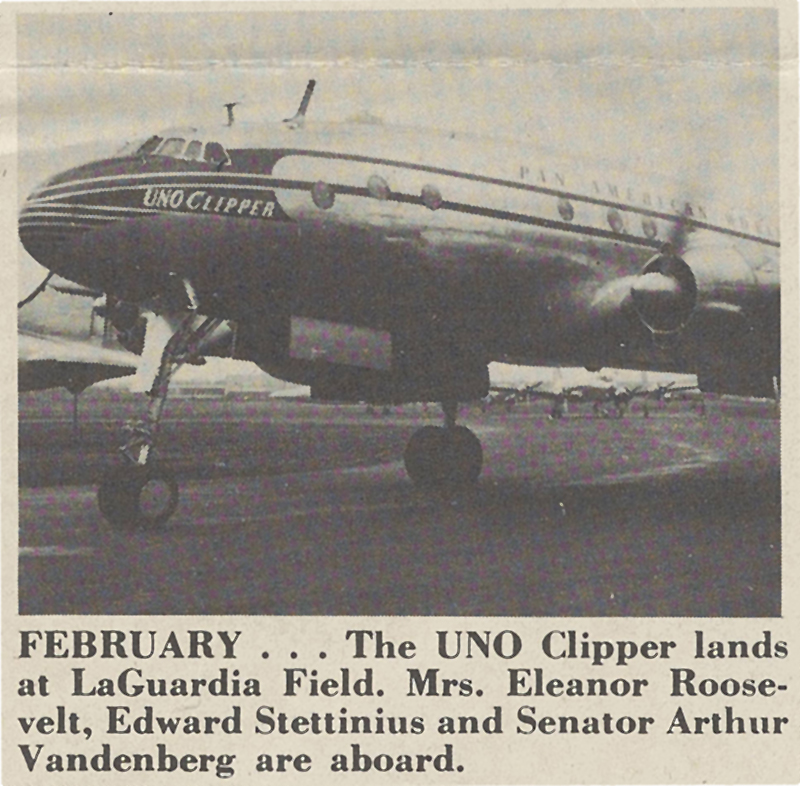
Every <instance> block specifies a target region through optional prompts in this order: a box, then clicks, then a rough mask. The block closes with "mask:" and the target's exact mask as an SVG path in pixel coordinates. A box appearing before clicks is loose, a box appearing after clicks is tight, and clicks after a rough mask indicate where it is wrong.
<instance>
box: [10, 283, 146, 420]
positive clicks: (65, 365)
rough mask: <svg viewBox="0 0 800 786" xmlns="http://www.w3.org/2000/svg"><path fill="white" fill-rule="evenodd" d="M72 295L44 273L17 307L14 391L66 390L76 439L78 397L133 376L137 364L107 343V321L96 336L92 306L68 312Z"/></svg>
mask: <svg viewBox="0 0 800 786" xmlns="http://www.w3.org/2000/svg"><path fill="white" fill-rule="evenodd" d="M27 272H30V271H27ZM34 275H35V273H34ZM23 278H24V275H23ZM74 291H77V290H76V288H75V287H74V285H71V284H70V283H69V282H66V281H63V280H61V281H59V280H58V278H57V277H55V276H54V275H53V273H48V274H47V275H46V276H45V277H44V279H43V280H42V281H41V282H40V283H39V284H37V285H36V286H35V287H34V288H33V290H32V291H31V292H30V293H29V294H28V295H27V296H26V297H24V298H23V299H22V300H20V301H19V303H18V304H17V307H18V319H17V387H18V390H19V391H21V392H22V391H32V390H44V389H47V388H56V387H63V388H66V389H67V390H68V391H69V392H70V393H71V394H72V397H73V408H72V413H73V418H72V419H73V429H74V431H75V433H76V434H77V433H78V398H79V396H80V394H81V393H82V392H83V391H84V390H85V389H86V388H87V387H89V386H90V385H94V384H95V383H97V382H100V381H102V380H107V379H114V378H121V377H126V376H131V375H133V374H135V373H136V372H137V369H138V367H139V358H138V357H137V356H136V354H134V353H133V352H130V351H129V350H126V349H125V348H123V347H122V346H121V345H120V344H119V343H118V342H116V341H113V340H112V338H111V334H110V331H109V329H108V322H107V321H106V322H105V323H104V327H103V329H102V330H100V329H97V328H96V317H97V316H98V314H97V311H98V309H97V307H96V306H95V305H94V304H91V305H90V306H89V308H88V309H87V308H85V307H83V308H79V309H76V308H75V307H74V301H73V299H72V298H71V297H70V292H74Z"/></svg>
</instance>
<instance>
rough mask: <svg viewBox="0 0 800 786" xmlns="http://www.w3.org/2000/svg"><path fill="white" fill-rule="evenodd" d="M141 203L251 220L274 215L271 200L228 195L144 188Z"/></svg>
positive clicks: (159, 187) (180, 189)
mask: <svg viewBox="0 0 800 786" xmlns="http://www.w3.org/2000/svg"><path fill="white" fill-rule="evenodd" d="M143 204H144V206H145V207H154V208H163V209H165V210H188V211H190V212H193V213H195V212H202V213H219V214H221V215H238V216H252V217H253V218H271V217H272V214H273V213H274V212H275V201H274V200H269V199H247V198H242V199H240V198H239V197H235V196H230V194H218V193H212V192H211V191H204V190H198V191H189V190H188V189H183V188H164V187H161V186H150V187H149V188H147V189H145V192H144V199H143Z"/></svg>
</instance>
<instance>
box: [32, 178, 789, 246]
mask: <svg viewBox="0 0 800 786" xmlns="http://www.w3.org/2000/svg"><path fill="white" fill-rule="evenodd" d="M172 174H174V173H172ZM195 174H196V173H195ZM119 179H121V180H125V179H127V176H124V177H121V178H119ZM263 180H264V181H266V182H268V183H269V185H264V186H254V185H250V184H236V185H237V186H239V187H241V188H242V189H246V190H247V191H270V192H274V191H275V189H284V190H294V191H308V190H310V189H311V188H312V187H313V185H314V184H313V183H312V182H310V181H304V180H286V179H282V178H273V177H267V176H264V177H263ZM218 185H219V184H218V183H207V182H182V183H161V184H159V187H161V188H184V189H188V188H198V189H199V188H214V187H216V186H218ZM146 187H148V186H147V183H146V182H145V183H139V184H136V185H117V186H108V187H104V188H94V189H82V190H76V191H72V192H66V193H62V194H60V195H58V199H61V200H64V199H70V198H72V197H75V196H87V195H91V194H110V193H114V192H123V191H137V190H140V189H142V188H146ZM331 188H332V189H333V190H334V191H335V192H336V193H338V194H346V195H348V196H358V197H364V198H371V196H370V193H369V190H368V189H367V188H364V187H360V186H350V185H344V184H340V185H335V184H331ZM387 201H390V202H398V203H405V204H414V205H424V202H423V200H422V197H421V196H417V195H414V194H402V193H398V192H391V193H390V194H389V196H388V198H387ZM52 204H53V203H52V202H50V201H48V200H41V201H40V202H38V203H36V202H34V203H31V204H30V206H29V207H28V208H26V211H30V212H26V211H24V212H23V213H22V215H21V222H22V221H24V219H25V218H26V216H28V215H54V216H59V217H63V216H64V215H65V214H64V213H49V214H42V213H39V212H36V213H34V212H33V210H35V209H36V208H39V209H42V208H50V207H51V206H52ZM64 204H65V203H63V202H61V203H58V207H59V208H61V207H62V205H64ZM66 205H68V206H69V207H70V208H75V209H78V210H88V211H91V210H93V209H103V207H104V206H102V205H95V204H88V205H87V204H77V203H76V204H72V203H66ZM109 209H110V210H115V211H120V212H123V211H127V210H130V211H133V212H134V213H139V212H142V213H146V214H148V215H159V214H163V215H171V216H176V215H195V214H194V213H188V212H186V211H177V210H159V209H148V208H137V207H124V206H114V207H111V206H109ZM439 209H440V210H445V209H446V210H452V211H454V212H459V213H466V214H470V215H476V216H483V217H487V218H494V219H497V220H502V221H511V222H517V223H520V224H526V225H532V226H541V227H544V228H548V229H556V230H560V231H564V232H569V233H572V234H581V235H586V236H590V237H601V238H607V239H611V240H619V241H624V242H626V243H630V244H632V245H637V246H644V247H648V248H655V249H658V248H660V247H661V246H662V245H663V241H662V240H658V239H655V238H644V237H640V236H638V235H633V234H628V233H620V232H615V231H613V230H608V229H602V228H599V227H594V226H588V225H582V224H572V223H568V222H562V221H555V220H552V219H547V218H541V217H538V216H533V215H530V214H526V213H516V212H512V211H507V210H497V209H494V208H489V207H483V206H479V205H470V204H466V203H461V202H450V201H444V202H442V205H441V206H440V208H439ZM197 215H203V214H202V213H198V214H197ZM78 217H80V218H85V219H86V218H93V219H95V220H103V221H109V220H120V218H118V217H117V216H91V215H89V216H87V215H83V214H81V215H79V216H78ZM131 217H135V216H131ZM662 218H664V219H666V220H668V221H671V222H678V221H682V220H683V221H686V223H687V224H688V225H689V228H690V230H693V229H695V228H704V229H708V230H710V231H716V232H723V233H725V234H729V235H734V236H737V237H740V238H742V239H746V240H752V241H754V242H758V243H762V244H766V245H773V246H776V247H779V246H780V244H779V243H776V242H774V241H770V240H766V239H764V238H760V237H757V236H753V235H747V234H745V233H741V232H736V231H734V230H727V229H725V228H719V227H714V226H711V225H707V224H704V223H702V222H699V221H696V220H693V219H692V220H689V219H685V218H683V217H680V216H675V215H664V216H662Z"/></svg>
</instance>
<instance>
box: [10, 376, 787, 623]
mask: <svg viewBox="0 0 800 786" xmlns="http://www.w3.org/2000/svg"><path fill="white" fill-rule="evenodd" d="M141 406H142V402H141V400H137V399H136V398H135V397H133V396H131V395H130V394H126V393H119V392H111V391H102V390H96V391H93V390H89V391H87V392H86V393H85V394H84V395H83V396H82V397H81V400H80V433H79V435H76V434H75V433H74V432H73V426H72V414H71V413H72V398H71V396H69V395H68V394H66V393H64V392H63V391H62V392H58V391H47V392H40V393H30V394H22V395H21V396H20V428H19V483H20V491H19V546H20V551H19V553H20V558H19V606H20V612H21V613H23V614H43V613H59V614H329V615H330V614H332V615H336V614H387V615H512V616H513V615H535V616H548V615H567V616H586V615H591V616H732V617H740V616H741V617H757V616H776V615H779V614H780V610H781V607H780V592H781V572H780V569H781V515H780V513H781V505H780V421H779V419H778V415H777V412H776V407H775V405H774V404H773V403H771V402H765V401H744V400H738V401H737V400H733V399H711V400H709V401H708V402H707V405H706V408H705V414H700V412H699V410H698V408H697V405H696V403H692V402H680V401H676V402H671V403H670V404H669V405H652V404H651V412H650V417H648V418H644V417H642V409H641V406H642V405H641V402H635V403H634V406H633V408H632V409H631V411H630V412H629V413H628V414H627V415H626V416H625V417H623V418H621V419H610V418H603V417H595V416H592V411H591V405H582V406H578V407H575V406H572V407H571V409H570V412H569V414H568V416H567V417H565V418H564V419H562V420H560V421H553V420H551V419H549V418H548V417H547V412H548V409H549V405H548V403H547V402H545V401H533V402H530V403H523V404H517V405H515V406H513V407H509V408H506V407H505V406H502V405H500V406H496V407H494V408H492V409H490V410H489V411H488V412H485V413H484V412H481V410H480V408H479V407H477V406H476V407H469V408H466V407H465V408H464V409H463V410H462V413H461V422H462V423H464V424H465V425H468V426H469V427H470V428H472V429H473V430H474V431H475V433H476V434H477V435H478V436H479V437H480V439H481V441H482V443H483V447H484V471H483V474H482V476H481V478H480V481H479V483H478V484H477V486H476V487H474V488H472V489H470V490H467V491H461V492H449V493H435V492H426V491H423V490H420V489H418V488H416V487H415V486H414V485H412V483H411V482H410V480H409V479H408V478H407V476H406V474H405V471H404V469H403V466H402V454H403V449H404V446H405V443H406V441H407V440H408V438H409V437H410V435H411V434H412V433H413V431H414V430H415V429H416V428H418V427H419V426H421V425H424V424H426V423H436V424H438V423H439V422H440V421H441V416H440V412H439V408H438V407H437V406H434V405H431V406H430V407H427V408H426V407H423V406H421V405H412V406H404V407H396V408H393V409H392V411H391V412H390V413H388V414H382V413H381V411H380V410H378V411H377V412H370V411H368V410H367V408H365V407H364V406H361V405H321V404H317V403H314V402H309V401H306V402H291V401H276V400H269V399H263V398H257V397H253V398H249V399H248V397H247V396H237V397H235V398H230V397H227V398H223V397H220V398H173V399H171V400H169V401H168V404H167V410H166V419H165V421H164V423H163V427H162V432H161V437H160V452H159V455H160V458H161V460H163V461H166V462H168V463H169V464H170V466H171V467H172V468H173V469H174V470H175V472H176V474H177V475H178V477H179V479H180V481H181V498H180V503H179V506H178V509H177V511H176V513H175V515H174V516H173V517H172V519H170V521H169V523H168V524H167V525H166V526H165V527H164V528H163V529H162V530H160V531H157V532H141V531H139V532H125V531H116V530H114V529H112V528H111V527H110V526H109V525H108V524H107V523H105V522H104V520H103V518H102V517H101V515H100V513H99V511H98V509H97V504H96V498H95V491H96V483H97V481H98V479H99V478H100V477H101V476H102V474H103V472H104V470H105V468H106V467H107V466H108V465H109V464H110V463H112V462H114V461H116V458H115V455H116V451H117V446H118V444H119V443H120V426H121V423H122V422H123V421H124V420H126V419H128V418H130V417H134V416H136V415H137V414H138V413H139V412H140V407H141Z"/></svg>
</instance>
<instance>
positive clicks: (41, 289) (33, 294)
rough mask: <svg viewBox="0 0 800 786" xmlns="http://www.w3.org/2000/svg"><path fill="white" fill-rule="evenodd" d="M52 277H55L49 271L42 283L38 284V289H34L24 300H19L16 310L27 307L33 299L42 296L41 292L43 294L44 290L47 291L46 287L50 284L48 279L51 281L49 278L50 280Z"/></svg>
mask: <svg viewBox="0 0 800 786" xmlns="http://www.w3.org/2000/svg"><path fill="white" fill-rule="evenodd" d="M54 275H55V273H53V271H52V270H51V271H50V272H49V273H48V274H47V275H46V276H45V277H44V281H42V283H41V284H39V286H38V287H36V288H35V289H34V290H33V292H31V293H30V295H28V296H27V297H26V298H23V299H22V300H20V301H19V303H17V308H22V307H23V306H27V305H28V303H30V302H31V301H32V300H34V299H35V298H37V297H38V296H39V295H41V294H42V292H44V291H45V289H47V285H48V283H49V282H50V279H51V278H52V277H53V276H54Z"/></svg>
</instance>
